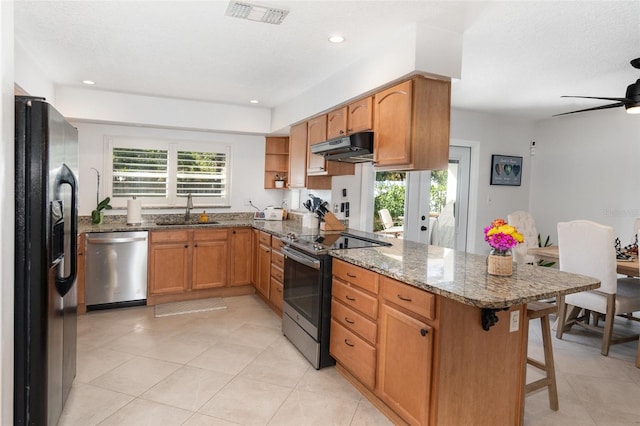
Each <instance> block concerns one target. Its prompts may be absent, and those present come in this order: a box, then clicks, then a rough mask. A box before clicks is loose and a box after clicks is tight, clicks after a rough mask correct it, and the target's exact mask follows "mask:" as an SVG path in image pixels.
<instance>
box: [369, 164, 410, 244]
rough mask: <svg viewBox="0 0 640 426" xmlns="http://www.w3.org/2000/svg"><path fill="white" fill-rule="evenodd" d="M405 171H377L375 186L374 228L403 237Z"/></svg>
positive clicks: (375, 230)
mask: <svg viewBox="0 0 640 426" xmlns="http://www.w3.org/2000/svg"><path fill="white" fill-rule="evenodd" d="M406 187H407V174H406V173H405V172H377V173H376V182H375V186H374V201H373V230H374V232H381V233H384V234H388V235H390V236H394V237H396V238H401V237H402V233H403V227H404V223H403V222H404V201H405V194H406Z"/></svg>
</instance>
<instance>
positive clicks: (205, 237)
mask: <svg viewBox="0 0 640 426" xmlns="http://www.w3.org/2000/svg"><path fill="white" fill-rule="evenodd" d="M227 231H228V230H227V229H226V228H225V229H196V230H194V231H193V240H194V241H215V240H226V239H227Z"/></svg>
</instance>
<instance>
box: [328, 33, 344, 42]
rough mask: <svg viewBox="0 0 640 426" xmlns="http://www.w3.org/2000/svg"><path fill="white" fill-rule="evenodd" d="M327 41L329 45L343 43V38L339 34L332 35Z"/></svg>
mask: <svg viewBox="0 0 640 426" xmlns="http://www.w3.org/2000/svg"><path fill="white" fill-rule="evenodd" d="M329 41H330V42H331V43H342V42H343V41H344V36H341V35H340V34H336V35H332V36H331V37H329Z"/></svg>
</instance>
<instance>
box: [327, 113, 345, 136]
mask: <svg viewBox="0 0 640 426" xmlns="http://www.w3.org/2000/svg"><path fill="white" fill-rule="evenodd" d="M346 134H347V107H343V108H339V109H336V110H333V111H331V112H329V113H328V114H327V139H333V138H338V137H340V136H344V135H346Z"/></svg>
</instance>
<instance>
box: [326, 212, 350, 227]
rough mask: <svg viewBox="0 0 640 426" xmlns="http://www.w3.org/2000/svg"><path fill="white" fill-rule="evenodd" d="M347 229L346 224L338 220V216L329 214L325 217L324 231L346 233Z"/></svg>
mask: <svg viewBox="0 0 640 426" xmlns="http://www.w3.org/2000/svg"><path fill="white" fill-rule="evenodd" d="M345 229H346V228H345V227H344V224H343V223H342V222H340V220H338V218H337V217H336V215H334V214H333V213H331V212H327V213H326V214H325V215H324V230H325V231H344V230H345Z"/></svg>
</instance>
